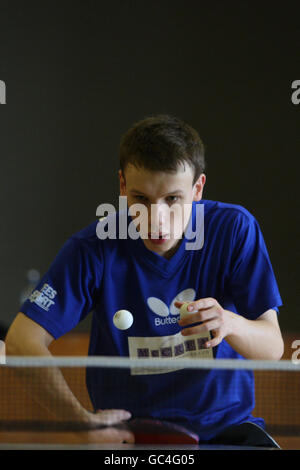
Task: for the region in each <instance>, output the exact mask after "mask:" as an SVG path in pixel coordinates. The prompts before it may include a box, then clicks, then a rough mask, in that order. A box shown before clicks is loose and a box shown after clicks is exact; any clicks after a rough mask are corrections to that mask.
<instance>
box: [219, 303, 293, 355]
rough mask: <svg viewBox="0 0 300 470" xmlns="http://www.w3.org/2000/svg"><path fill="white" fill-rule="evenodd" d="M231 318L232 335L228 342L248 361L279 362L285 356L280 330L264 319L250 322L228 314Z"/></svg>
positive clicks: (227, 339)
mask: <svg viewBox="0 0 300 470" xmlns="http://www.w3.org/2000/svg"><path fill="white" fill-rule="evenodd" d="M227 313H228V314H229V317H230V324H231V328H230V334H229V335H227V336H226V338H225V339H226V341H227V342H228V343H229V344H230V346H231V347H232V348H233V349H234V350H235V351H237V352H238V353H239V354H241V355H242V356H243V357H245V358H246V359H266V360H279V359H280V358H281V356H282V354H283V349H284V346H283V340H282V336H281V332H280V329H279V328H277V326H276V325H273V324H271V323H270V322H269V321H267V320H264V319H257V320H248V319H246V318H245V317H242V316H240V315H236V314H235V313H232V312H227Z"/></svg>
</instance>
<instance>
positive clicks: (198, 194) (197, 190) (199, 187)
mask: <svg viewBox="0 0 300 470" xmlns="http://www.w3.org/2000/svg"><path fill="white" fill-rule="evenodd" d="M205 182H206V176H205V174H204V173H202V174H201V175H200V176H199V178H198V179H197V181H196V183H195V184H194V187H193V201H200V200H201V199H202V194H203V189H204V185H205Z"/></svg>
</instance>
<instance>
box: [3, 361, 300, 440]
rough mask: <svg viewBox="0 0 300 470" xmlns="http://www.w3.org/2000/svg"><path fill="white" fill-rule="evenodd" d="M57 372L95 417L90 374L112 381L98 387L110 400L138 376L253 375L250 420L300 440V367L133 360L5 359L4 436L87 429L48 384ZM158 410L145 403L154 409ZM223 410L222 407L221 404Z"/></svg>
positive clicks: (282, 363) (284, 363)
mask: <svg viewBox="0 0 300 470" xmlns="http://www.w3.org/2000/svg"><path fill="white" fill-rule="evenodd" d="M53 370H55V371H58V370H59V371H60V372H61V373H62V375H63V377H64V379H65V382H66V383H67V385H68V387H69V388H70V390H71V391H72V394H73V395H74V396H75V397H76V399H77V400H78V401H79V402H80V403H81V405H82V406H83V407H84V408H85V409H87V410H89V411H91V412H93V411H94V410H93V406H92V401H91V398H90V396H89V393H88V388H87V383H86V379H87V377H86V374H87V372H88V371H90V372H91V371H94V372H95V371H98V372H99V371H101V372H103V377H106V376H107V377H109V380H108V381H105V383H99V384H98V385H97V386H98V387H99V390H100V388H101V387H104V388H105V394H106V396H108V397H109V396H111V397H113V396H116V394H120V396H122V394H125V393H126V389H127V388H126V387H127V386H128V381H130V380H131V379H133V380H136V377H140V378H141V379H138V380H141V382H140V383H141V384H142V383H143V377H148V378H149V377H150V380H151V377H155V376H156V377H157V374H160V377H161V380H162V381H163V380H164V377H165V376H166V375H165V374H167V375H168V376H169V377H170V376H172V374H173V375H174V376H175V374H178V373H182V371H184V372H185V377H186V378H187V380H188V377H189V375H190V374H191V375H195V374H200V373H208V372H210V373H212V372H213V373H214V377H215V380H216V381H217V380H222V374H224V373H225V371H228V370H230V371H232V370H241V371H243V370H247V371H251V372H252V373H253V374H254V377H255V408H254V411H253V413H252V415H253V416H255V417H261V418H263V419H264V420H265V422H266V429H267V431H268V432H269V433H270V434H273V435H277V436H278V435H285V436H300V364H295V363H292V362H291V361H284V360H283V361H279V362H276V361H248V360H245V361H244V360H226V359H221V360H210V359H208V360H205V359H204V360H194V359H182V360H180V359H178V360H173V359H159V358H153V359H147V358H145V359H139V360H131V359H129V358H118V357H89V358H87V357H49V358H40V357H7V358H6V363H5V364H2V365H0V432H8V431H22V430H23V431H26V430H36V431H43V430H47V431H49V430H51V429H53V430H75V429H77V428H80V426H85V425H82V423H79V422H78V421H77V420H75V419H74V420H72V419H70V416H69V412H68V413H67V412H66V408H65V406H64V404H63V400H62V401H61V400H60V399H59V400H57V392H55V393H54V390H55V389H56V387H55V386H53V382H51V381H49V377H51V376H52V373H51V371H53ZM106 374H108V375H106ZM51 380H53V379H51ZM137 383H138V382H137ZM175 383H176V382H175V381H174V384H175ZM231 386H232V393H235V392H236V388H237V387H239V386H240V384H239V380H238V379H237V380H235V381H234V382H233V383H232V385H231ZM96 390H97V387H96ZM64 393H65V390H64V389H62V390H59V395H61V396H63V395H64ZM143 393H144V390H143V388H142V386H141V388H140V389H137V390H136V393H135V395H134V396H133V397H132V406H133V407H134V406H135V405H136V403H134V402H137V401H138V400H139V399H140V400H142V399H143ZM167 393H168V400H169V401H170V402H172V400H173V399H174V398H176V394H177V393H178V390H177V389H176V385H174V387H171V388H169V389H168V391H167ZM127 398H128V397H127ZM220 400H221V401H222V398H221V399H220ZM127 404H128V403H127ZM156 405H157V403H147V406H149V409H151V410H153V409H155V406H156ZM183 406H184V403H183ZM187 406H189V405H188V404H187ZM219 406H220V407H222V406H223V404H222V403H221V402H220V403H219ZM115 408H116V407H115Z"/></svg>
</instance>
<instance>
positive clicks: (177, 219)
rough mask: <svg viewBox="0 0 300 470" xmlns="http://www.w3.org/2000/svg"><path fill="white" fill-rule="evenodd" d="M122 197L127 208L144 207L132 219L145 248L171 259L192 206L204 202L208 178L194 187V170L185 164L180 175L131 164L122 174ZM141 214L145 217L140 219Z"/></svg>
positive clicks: (179, 172)
mask: <svg viewBox="0 0 300 470" xmlns="http://www.w3.org/2000/svg"><path fill="white" fill-rule="evenodd" d="M119 177H120V194H121V196H127V202H128V207H129V209H130V210H132V209H134V208H135V207H136V206H135V204H143V208H144V209H145V210H143V212H142V213H137V215H136V216H133V215H132V218H133V220H134V221H135V223H136V226H137V229H138V230H139V232H140V236H141V238H142V239H143V242H144V244H145V246H146V247H147V248H148V249H149V250H151V251H154V252H155V253H157V254H159V255H161V256H164V257H165V258H170V257H171V256H172V255H173V254H174V253H175V251H176V249H177V248H178V246H179V244H180V240H181V238H182V234H183V232H184V230H185V228H186V226H187V224H188V222H189V218H190V215H191V209H192V202H193V201H199V200H200V199H201V198H202V192H203V188H204V185H205V179H206V178H205V175H204V174H202V175H200V177H199V179H198V181H196V183H195V184H194V185H193V179H194V172H193V169H192V168H191V167H190V166H189V165H187V164H185V166H184V167H183V166H181V167H180V168H179V169H178V171H177V173H166V172H152V171H149V170H146V169H143V168H136V167H134V166H133V165H131V164H129V165H128V166H127V167H126V169H125V175H123V174H122V172H121V170H120V171H119ZM139 214H143V215H142V216H140V215H139Z"/></svg>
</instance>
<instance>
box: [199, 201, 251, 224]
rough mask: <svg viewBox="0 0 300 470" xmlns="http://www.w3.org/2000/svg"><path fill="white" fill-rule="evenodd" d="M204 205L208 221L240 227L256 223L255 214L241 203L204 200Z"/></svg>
mask: <svg viewBox="0 0 300 470" xmlns="http://www.w3.org/2000/svg"><path fill="white" fill-rule="evenodd" d="M200 203H202V204H203V205H204V217H205V218H206V220H207V221H213V222H215V223H216V224H222V225H223V227H224V226H231V227H234V226H236V225H238V226H239V228H243V227H247V226H250V225H253V224H256V223H257V221H256V218H255V216H254V215H253V214H252V213H251V212H250V211H249V210H248V209H246V208H245V207H243V206H241V205H239V204H231V203H227V202H220V201H211V200H206V199H205V200H202V201H200Z"/></svg>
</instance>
